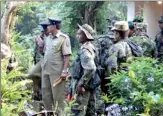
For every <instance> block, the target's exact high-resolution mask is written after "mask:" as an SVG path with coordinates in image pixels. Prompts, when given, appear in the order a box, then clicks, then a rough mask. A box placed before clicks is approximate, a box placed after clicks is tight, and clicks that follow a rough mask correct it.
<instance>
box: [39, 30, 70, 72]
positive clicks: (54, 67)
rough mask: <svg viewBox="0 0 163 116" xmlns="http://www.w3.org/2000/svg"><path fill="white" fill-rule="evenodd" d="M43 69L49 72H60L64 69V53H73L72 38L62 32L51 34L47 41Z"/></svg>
mask: <svg viewBox="0 0 163 116" xmlns="http://www.w3.org/2000/svg"><path fill="white" fill-rule="evenodd" d="M44 51H45V54H44V59H43V62H42V67H43V70H44V71H45V72H46V73H48V74H51V73H53V74H59V73H61V71H62V70H63V65H64V57H63V56H64V55H71V53H72V52H71V44H70V39H69V37H68V36H67V35H65V34H63V33H62V32H60V31H59V32H58V33H57V35H56V36H53V35H49V36H48V37H47V38H46V41H45V48H44Z"/></svg>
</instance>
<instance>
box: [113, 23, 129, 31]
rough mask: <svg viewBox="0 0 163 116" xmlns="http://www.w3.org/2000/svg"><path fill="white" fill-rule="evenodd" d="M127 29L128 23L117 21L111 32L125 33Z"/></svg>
mask: <svg viewBox="0 0 163 116" xmlns="http://www.w3.org/2000/svg"><path fill="white" fill-rule="evenodd" d="M128 29H129V26H128V23H127V22H126V21H118V22H116V23H115V25H114V27H113V28H112V29H111V30H112V31H114V30H117V31H127V30H128Z"/></svg>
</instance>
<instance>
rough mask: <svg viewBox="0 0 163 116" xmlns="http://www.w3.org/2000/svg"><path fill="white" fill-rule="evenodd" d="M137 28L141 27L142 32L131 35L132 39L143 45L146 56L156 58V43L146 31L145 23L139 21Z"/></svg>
mask: <svg viewBox="0 0 163 116" xmlns="http://www.w3.org/2000/svg"><path fill="white" fill-rule="evenodd" d="M136 28H137V29H141V32H140V33H138V34H136V35H135V36H132V37H130V40H131V41H132V42H134V43H136V44H138V45H140V46H141V48H142V51H143V55H144V56H146V57H151V58H155V57H156V55H157V50H156V44H155V42H154V40H152V39H151V38H149V36H148V35H147V34H146V32H143V30H144V31H145V30H146V26H145V24H144V23H137V27H136Z"/></svg>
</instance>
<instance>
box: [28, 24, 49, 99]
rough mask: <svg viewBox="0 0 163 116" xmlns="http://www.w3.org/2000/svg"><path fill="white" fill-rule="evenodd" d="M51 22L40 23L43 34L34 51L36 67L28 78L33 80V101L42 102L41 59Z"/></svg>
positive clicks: (36, 40) (38, 38) (39, 37)
mask: <svg viewBox="0 0 163 116" xmlns="http://www.w3.org/2000/svg"><path fill="white" fill-rule="evenodd" d="M48 24H49V21H43V22H41V23H40V25H41V27H42V33H41V34H40V35H39V36H38V37H37V38H36V39H35V43H36V45H35V49H34V52H35V53H34V64H35V66H34V67H33V68H32V70H30V72H29V75H28V78H31V79H32V80H33V91H34V95H33V99H34V100H41V99H42V97H41V59H42V58H43V54H44V39H45V38H46V37H47V36H48V31H47V26H48Z"/></svg>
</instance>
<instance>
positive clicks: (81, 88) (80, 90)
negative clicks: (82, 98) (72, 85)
mask: <svg viewBox="0 0 163 116" xmlns="http://www.w3.org/2000/svg"><path fill="white" fill-rule="evenodd" d="M77 90H78V93H84V92H85V88H84V87H78V89H77Z"/></svg>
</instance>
